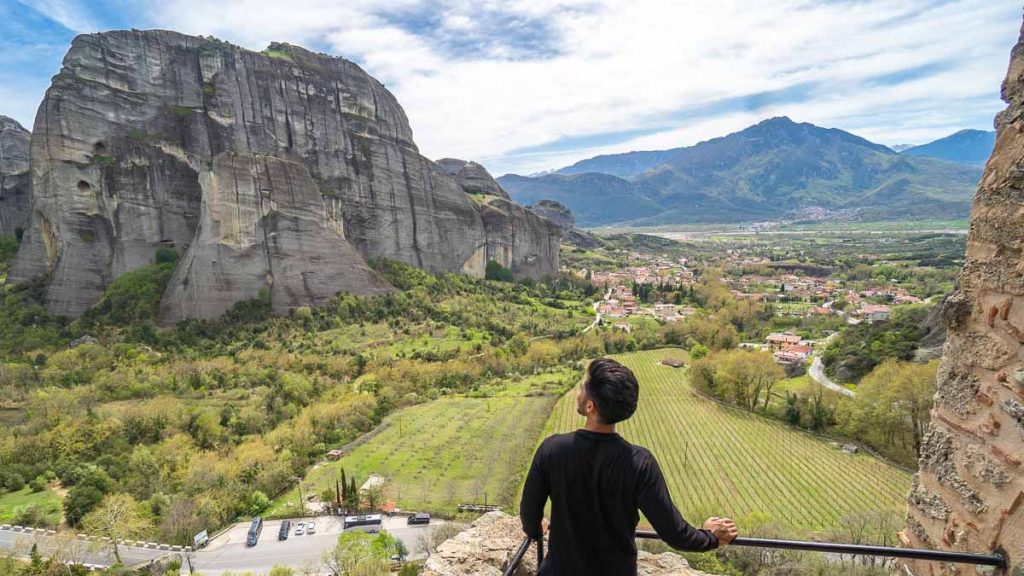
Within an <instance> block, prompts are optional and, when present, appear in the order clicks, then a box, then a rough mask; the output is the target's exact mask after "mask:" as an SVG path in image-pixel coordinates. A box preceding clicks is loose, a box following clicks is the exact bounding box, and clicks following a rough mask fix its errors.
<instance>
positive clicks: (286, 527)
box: [277, 520, 292, 540]
mask: <svg viewBox="0 0 1024 576" xmlns="http://www.w3.org/2000/svg"><path fill="white" fill-rule="evenodd" d="M291 529H292V521H291V520H285V521H284V522H281V531H280V532H278V533H277V539H278V540H287V539H288V532H290V531H291Z"/></svg>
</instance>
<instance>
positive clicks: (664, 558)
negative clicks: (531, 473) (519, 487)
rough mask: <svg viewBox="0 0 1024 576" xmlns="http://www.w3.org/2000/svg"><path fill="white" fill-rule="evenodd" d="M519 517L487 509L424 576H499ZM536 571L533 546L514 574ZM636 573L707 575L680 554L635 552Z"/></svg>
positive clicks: (518, 536)
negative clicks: (693, 566)
mask: <svg viewBox="0 0 1024 576" xmlns="http://www.w3.org/2000/svg"><path fill="white" fill-rule="evenodd" d="M523 538H524V536H523V530H522V527H521V525H520V523H519V519H518V518H513V517H512V516H509V515H508V514H505V513H503V512H488V513H487V514H484V515H483V516H481V517H480V518H479V519H477V520H476V521H475V522H473V524H472V525H471V526H470V527H469V528H468V529H466V530H464V531H462V532H460V533H459V534H457V535H456V536H454V537H452V538H451V539H449V540H447V541H445V542H444V543H443V544H441V545H440V546H438V547H437V552H436V553H434V554H432V555H431V556H430V557H429V558H427V561H426V563H425V564H424V567H423V572H422V575H423V576H491V575H493V576H499V575H500V574H502V570H503V569H504V568H505V566H507V565H508V562H509V560H510V559H511V558H512V555H513V554H515V551H516V550H517V549H518V548H519V545H520V544H521V543H522V541H523ZM536 573H537V554H536V552H535V551H534V549H533V548H531V549H530V550H529V552H527V554H526V556H524V557H523V562H522V564H520V568H519V570H518V571H516V572H515V574H516V575H517V576H526V575H528V574H536ZM637 575H638V576H670V575H671V576H706V575H705V574H704V573H703V572H698V571H696V570H694V569H692V568H690V565H689V564H688V563H687V562H686V560H685V559H684V558H682V557H681V556H677V555H675V554H670V553H663V554H651V553H648V552H644V551H643V550H641V551H640V552H639V553H638V555H637Z"/></svg>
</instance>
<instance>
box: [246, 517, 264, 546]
mask: <svg viewBox="0 0 1024 576" xmlns="http://www.w3.org/2000/svg"><path fill="white" fill-rule="evenodd" d="M262 531H263V518H260V517H259V516H257V517H255V518H253V519H252V524H251V525H250V526H249V534H248V535H247V536H246V538H245V545H246V546H255V545H256V543H257V542H259V540H260V532H262Z"/></svg>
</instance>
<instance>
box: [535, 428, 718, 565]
mask: <svg viewBox="0 0 1024 576" xmlns="http://www.w3.org/2000/svg"><path fill="white" fill-rule="evenodd" d="M549 496H550V497H551V528H550V537H549V548H550V550H549V551H548V554H547V556H545V558H544V563H543V564H542V565H541V567H540V570H539V572H538V574H539V575H543V576H551V575H555V576H574V575H577V574H578V575H586V576H591V575H597V574H600V575H607V576H620V575H621V576H633V575H635V574H636V539H635V538H636V526H637V523H639V521H640V514H639V513H638V512H637V510H638V509H639V510H640V511H642V512H643V513H644V516H645V517H647V520H648V521H649V522H650V523H651V525H652V526H653V527H654V530H655V531H656V532H657V533H658V536H660V537H661V539H662V540H664V541H665V543H667V544H668V545H669V546H671V547H673V548H676V549H678V550H687V551H704V550H710V549H712V548H716V547H718V538H716V537H715V535H714V534H712V533H711V532H709V531H707V530H697V529H696V528H694V527H693V526H690V525H689V524H687V523H686V521H685V520H683V517H682V516H681V515H680V514H679V510H677V509H676V507H675V504H673V503H672V498H671V497H670V496H669V493H668V487H667V486H666V485H665V478H664V477H663V476H662V475H661V469H660V468H659V467H658V462H657V460H655V459H654V456H653V455H652V454H651V452H650V451H649V450H647V449H646V448H643V447H641V446H634V445H632V444H630V443H629V442H627V441H626V440H625V439H623V438H622V437H621V436H619V435H618V434H602V433H599V432H591V431H589V430H577V431H576V432H571V433H569V434H556V435H554V436H551V437H550V438H548V439H546V440H544V442H543V443H541V445H540V448H538V449H537V453H536V454H535V455H534V457H533V464H532V465H531V466H530V472H529V474H528V475H527V476H526V485H525V486H524V487H523V499H522V502H521V503H520V505H519V516H520V519H521V520H522V521H523V531H524V532H526V534H527V535H528V536H530V537H531V538H534V539H536V538H539V537H540V535H541V519H542V518H543V516H544V505H545V503H546V502H547V499H548V497H549Z"/></svg>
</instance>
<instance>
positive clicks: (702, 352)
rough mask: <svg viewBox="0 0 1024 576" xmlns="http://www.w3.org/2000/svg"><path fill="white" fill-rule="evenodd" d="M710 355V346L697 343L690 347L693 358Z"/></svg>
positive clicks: (697, 358) (698, 358)
mask: <svg viewBox="0 0 1024 576" xmlns="http://www.w3.org/2000/svg"><path fill="white" fill-rule="evenodd" d="M707 355H708V347H707V346H705V345H703V344H700V343H697V344H694V345H693V346H692V347H691V348H690V358H692V359H693V360H700V359H701V358H703V357H705V356H707Z"/></svg>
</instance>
